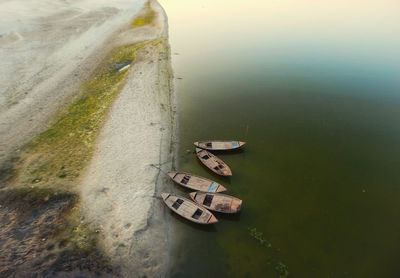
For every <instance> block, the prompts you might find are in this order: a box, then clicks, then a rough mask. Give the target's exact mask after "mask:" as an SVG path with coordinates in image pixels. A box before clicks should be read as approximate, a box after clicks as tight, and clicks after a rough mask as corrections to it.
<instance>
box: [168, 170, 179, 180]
mask: <svg viewBox="0 0 400 278" xmlns="http://www.w3.org/2000/svg"><path fill="white" fill-rule="evenodd" d="M177 173H178V172H168V173H167V174H168V176H169V177H170V178H171V179H173V178H174V177H175V175H176V174H177Z"/></svg>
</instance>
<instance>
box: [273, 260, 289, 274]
mask: <svg viewBox="0 0 400 278" xmlns="http://www.w3.org/2000/svg"><path fill="white" fill-rule="evenodd" d="M275 271H276V272H277V273H278V275H279V278H286V277H289V269H288V267H287V266H286V265H285V264H284V263H282V262H278V263H277V264H276V265H275Z"/></svg>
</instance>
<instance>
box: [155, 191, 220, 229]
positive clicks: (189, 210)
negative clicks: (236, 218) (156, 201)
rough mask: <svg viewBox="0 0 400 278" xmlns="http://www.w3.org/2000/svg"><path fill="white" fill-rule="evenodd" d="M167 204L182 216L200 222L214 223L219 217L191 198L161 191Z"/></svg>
mask: <svg viewBox="0 0 400 278" xmlns="http://www.w3.org/2000/svg"><path fill="white" fill-rule="evenodd" d="M161 197H162V198H163V200H164V202H165V204H166V205H167V206H168V207H169V208H170V209H171V210H172V211H174V212H176V213H177V214H179V215H180V216H182V217H184V218H186V219H187V220H190V221H192V222H195V223H198V224H214V223H217V222H218V219H217V218H216V217H215V216H214V215H213V214H212V213H211V212H209V211H208V210H207V209H206V208H204V207H202V206H199V205H198V204H196V203H194V202H192V201H191V200H189V199H186V198H183V197H180V196H176V195H173V194H170V193H161Z"/></svg>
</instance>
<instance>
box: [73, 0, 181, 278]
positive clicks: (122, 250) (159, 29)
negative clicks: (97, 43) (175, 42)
mask: <svg viewBox="0 0 400 278" xmlns="http://www.w3.org/2000/svg"><path fill="white" fill-rule="evenodd" d="M151 6H152V9H153V10H154V11H155V12H156V13H157V14H158V19H157V20H156V21H157V22H156V24H155V25H154V26H150V27H146V30H145V32H146V33H147V35H148V36H149V37H148V39H150V40H151V39H153V40H156V42H155V43H150V44H149V45H147V46H146V47H145V48H144V50H143V51H141V53H140V57H139V58H138V61H136V62H135V63H134V65H133V68H132V69H131V72H130V73H129V76H128V77H127V80H126V84H125V86H124V88H123V89H122V91H121V92H120V95H119V97H118V99H117V100H116V102H115V103H114V105H113V107H112V109H111V111H110V114H109V118H108V120H107V122H106V124H105V126H104V128H103V129H102V131H101V133H100V136H99V138H98V143H97V147H96V152H95V155H94V157H93V159H92V162H91V164H90V165H89V167H88V170H87V174H86V176H85V177H84V180H83V184H82V191H81V192H82V194H81V196H82V201H83V211H84V214H85V215H87V221H89V223H91V225H93V226H94V227H99V229H100V230H101V237H102V242H101V243H102V245H103V248H104V250H105V251H106V253H107V254H108V255H109V256H110V257H111V258H112V260H113V261H114V262H115V263H116V264H117V265H121V266H122V269H123V274H124V275H126V276H130V275H132V274H133V273H135V274H137V275H139V276H143V275H146V276H149V277H153V276H155V275H156V274H157V275H161V274H162V273H165V272H166V269H167V267H168V260H166V259H165V258H168V257H169V256H168V246H169V240H168V236H166V235H168V226H167V221H168V215H164V212H165V210H163V207H162V202H160V200H158V199H157V198H154V196H155V197H157V195H159V194H158V193H159V191H160V190H161V189H162V188H163V186H164V184H165V183H166V177H164V176H163V175H160V171H159V170H158V169H156V168H154V167H152V166H151V164H154V165H161V167H162V168H163V169H164V170H169V169H171V167H172V164H173V157H174V156H173V151H174V150H173V141H174V139H173V138H174V132H175V130H174V111H173V110H174V109H173V106H174V99H173V94H172V92H173V91H172V89H173V88H172V71H171V67H170V57H169V56H170V54H169V46H168V41H167V36H168V34H167V21H166V15H165V14H164V11H163V10H162V8H161V6H160V5H158V4H157V3H156V2H155V1H154V2H151ZM128 32H131V31H128ZM120 36H123V37H125V38H127V37H132V38H137V37H138V36H133V35H128V36H127V35H125V34H123V33H122V34H121V35H120ZM125 40H126V39H125Z"/></svg>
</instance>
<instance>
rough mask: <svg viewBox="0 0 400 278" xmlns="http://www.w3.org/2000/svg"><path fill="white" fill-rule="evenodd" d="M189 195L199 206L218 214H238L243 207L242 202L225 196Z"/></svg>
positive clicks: (195, 193)
mask: <svg viewBox="0 0 400 278" xmlns="http://www.w3.org/2000/svg"><path fill="white" fill-rule="evenodd" d="M189 195H190V198H192V200H193V201H195V202H196V203H197V204H199V205H201V206H203V207H205V208H207V209H209V210H213V211H217V212H223V213H237V212H239V211H240V209H241V206H242V200H240V199H239V198H236V197H233V196H229V195H225V194H220V193H209V192H192V193H190V194H189Z"/></svg>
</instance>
